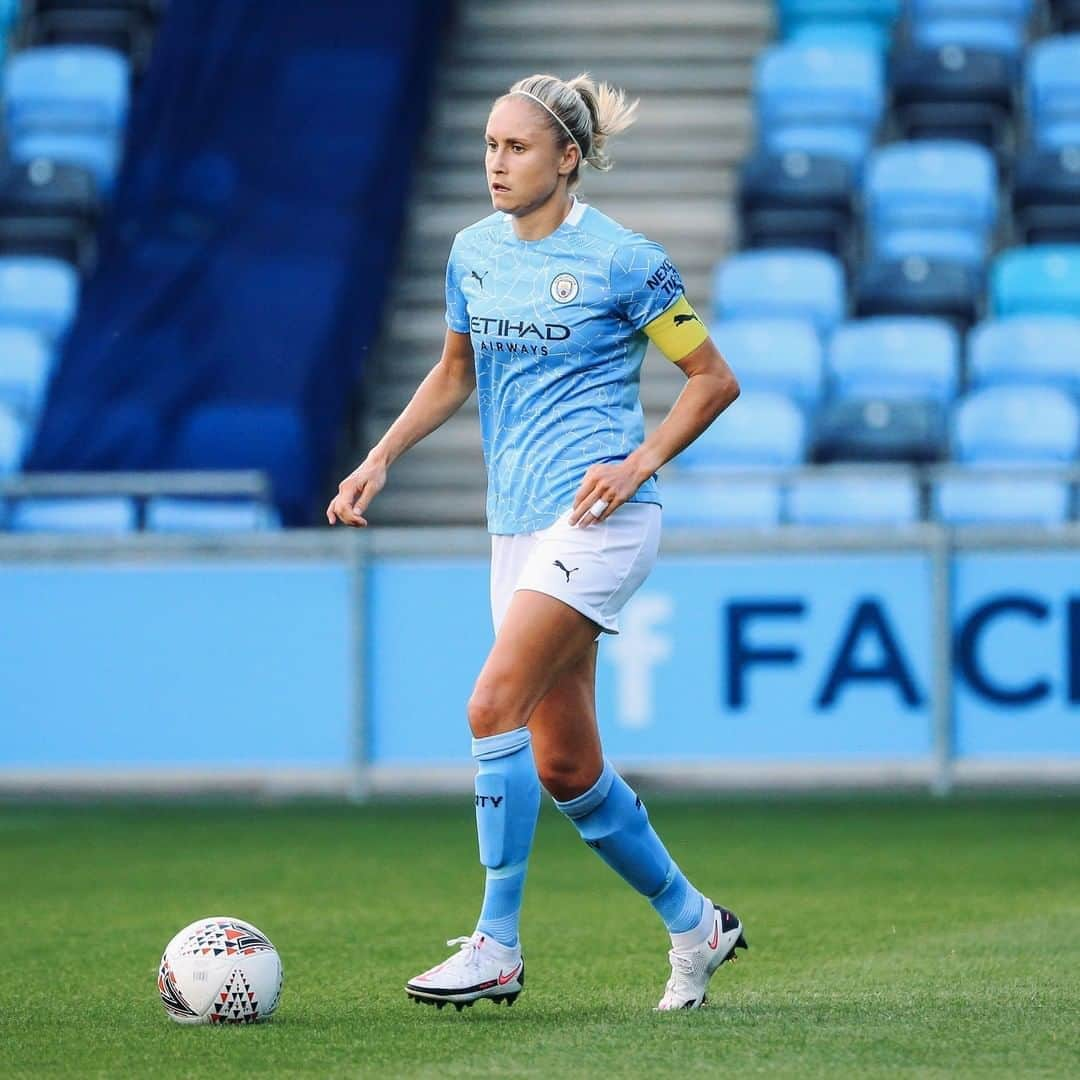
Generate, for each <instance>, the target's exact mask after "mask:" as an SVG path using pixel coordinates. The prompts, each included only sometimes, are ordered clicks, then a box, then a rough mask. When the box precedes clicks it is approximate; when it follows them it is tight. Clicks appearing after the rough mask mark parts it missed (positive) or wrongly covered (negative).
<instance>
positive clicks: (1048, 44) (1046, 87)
mask: <svg viewBox="0 0 1080 1080" xmlns="http://www.w3.org/2000/svg"><path fill="white" fill-rule="evenodd" d="M1027 104H1028V123H1029V125H1030V128H1031V133H1032V138H1033V141H1034V143H1035V145H1036V146H1039V147H1042V148H1045V149H1051V150H1052V149H1056V148H1060V147H1065V146H1075V145H1077V144H1080V34H1070V35H1064V36H1062V37H1056V38H1047V39H1045V40H1043V41H1040V42H1037V43H1036V44H1034V45H1032V46H1031V50H1030V53H1029V56H1028V66H1027Z"/></svg>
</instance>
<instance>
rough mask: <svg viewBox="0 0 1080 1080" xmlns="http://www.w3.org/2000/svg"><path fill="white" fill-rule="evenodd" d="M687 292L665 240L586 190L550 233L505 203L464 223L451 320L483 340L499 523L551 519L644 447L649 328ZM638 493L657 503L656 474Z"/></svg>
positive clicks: (510, 527)
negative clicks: (603, 472) (528, 229)
mask: <svg viewBox="0 0 1080 1080" xmlns="http://www.w3.org/2000/svg"><path fill="white" fill-rule="evenodd" d="M682 295H683V285H682V280H681V278H680V277H679V273H678V271H677V270H676V269H675V267H674V266H673V265H672V263H671V260H670V259H669V258H668V256H667V254H666V252H665V251H664V249H663V248H662V247H661V246H660V245H659V244H656V243H653V242H651V241H649V240H647V239H646V238H645V237H644V236H642V235H641V234H640V233H634V232H631V231H630V230H629V229H626V228H624V227H623V226H622V225H619V224H618V223H617V222H615V221H613V220H612V219H611V218H609V217H607V216H606V215H604V214H601V213H600V212H599V211H598V210H596V209H595V208H594V207H592V206H588V205H587V204H585V203H583V202H581V201H580V200H575V203H574V206H573V207H572V209H571V212H570V214H569V216H568V217H567V218H566V220H565V221H563V223H562V224H561V225H560V226H559V227H558V228H557V229H556V230H555V231H554V232H553V233H551V234H550V235H549V236H545V237H544V238H543V239H541V240H531V241H530V240H520V239H518V237H517V236H516V234H515V233H514V228H513V224H512V219H511V217H510V215H508V214H503V213H495V214H491V215H490V216H488V217H486V218H484V219H483V220H482V221H478V222H477V223H476V224H474V225H470V226H469V227H468V228H467V229H463V230H462V231H461V232H459V233H458V234H457V236H456V237H455V239H454V244H453V248H452V249H451V252H450V260H449V263H448V265H447V268H446V322H447V325H448V326H449V327H450V329H451V330H454V331H456V332H458V333H461V334H469V335H470V336H471V338H472V345H473V353H474V356H475V362H476V389H477V400H478V405H479V409H480V426H481V430H482V434H483V443H484V460H485V461H486V463H487V469H488V496H487V519H488V530H489V531H490V532H492V533H498V534H513V533H523V532H535V531H537V530H539V529H544V528H547V527H548V526H549V525H551V524H552V523H553V522H554V521H556V520H557V518H558V517H559V516H560V515H561V514H562V513H564V512H565V511H567V510H569V509H570V507H571V506H572V505H573V501H574V495H575V494H576V492H577V490H578V488H579V486H580V484H581V481H582V479H583V477H584V475H585V471H586V470H587V469H588V468H589V467H590V466H591V465H594V464H598V463H608V462H616V461H622V460H623V459H624V458H626V457H628V456H629V455H630V454H631V453H632V452H633V451H634V450H635V449H637V447H639V446H640V445H641V443H642V441H643V440H644V437H645V423H644V416H643V414H642V410H641V402H640V399H639V397H638V384H639V381H640V375H641V362H642V359H643V358H644V355H645V349H646V346H647V344H648V339H647V337H646V335H645V333H644V332H643V329H642V328H643V327H644V326H645V325H646V324H648V323H649V322H651V321H652V320H653V319H655V318H656V317H657V316H658V315H661V314H662V313H663V312H664V311H666V310H667V308H669V307H670V306H671V305H672V304H673V303H675V302H676V301H678V299H679V298H680V297H681V296H682ZM631 501H634V502H648V503H657V504H659V502H660V497H659V493H658V490H657V485H656V478H655V477H651V478H649V479H648V480H646V481H645V483H644V484H642V485H641V487H640V488H639V489H638V491H637V493H636V494H635V495H634V496H633V498H632V500H631Z"/></svg>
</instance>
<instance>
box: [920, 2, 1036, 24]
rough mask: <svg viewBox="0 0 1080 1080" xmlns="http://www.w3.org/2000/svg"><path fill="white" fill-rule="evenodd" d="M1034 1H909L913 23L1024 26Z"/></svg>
mask: <svg viewBox="0 0 1080 1080" xmlns="http://www.w3.org/2000/svg"><path fill="white" fill-rule="evenodd" d="M1032 6H1033V5H1032V0H908V12H909V14H910V16H911V19H912V21H913V22H915V23H918V22H920V21H922V20H924V19H1003V20H1007V21H1009V22H1013V23H1016V24H1017V25H1018V26H1023V25H1024V24H1025V23H1026V22H1027V20H1028V19H1029V18H1030V17H1031V9H1032Z"/></svg>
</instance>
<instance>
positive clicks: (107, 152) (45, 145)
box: [10, 131, 121, 192]
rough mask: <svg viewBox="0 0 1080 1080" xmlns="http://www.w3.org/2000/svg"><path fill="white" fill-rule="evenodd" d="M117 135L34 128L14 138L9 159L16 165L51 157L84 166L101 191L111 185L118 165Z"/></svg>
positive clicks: (57, 160)
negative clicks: (28, 132)
mask: <svg viewBox="0 0 1080 1080" xmlns="http://www.w3.org/2000/svg"><path fill="white" fill-rule="evenodd" d="M120 146H121V139H120V138H119V136H115V135H97V134H83V133H82V132H70V131H36V132H32V133H31V134H28V135H22V136H20V137H19V138H17V139H14V140H13V141H12V144H11V148H10V149H11V159H12V161H14V162H16V163H17V164H19V165H28V164H30V163H32V162H34V161H40V160H46V161H55V162H57V163H58V164H61V165H72V166H76V167H77V168H80V169H85V170H86V171H87V172H88V173H90V175H91V176H92V177H93V178H94V182H95V183H96V184H97V185H98V187H99V188H100V189H101V190H102V191H103V192H109V191H110V190H111V189H112V186H113V182H114V180H115V179H116V173H117V170H118V169H119V167H120Z"/></svg>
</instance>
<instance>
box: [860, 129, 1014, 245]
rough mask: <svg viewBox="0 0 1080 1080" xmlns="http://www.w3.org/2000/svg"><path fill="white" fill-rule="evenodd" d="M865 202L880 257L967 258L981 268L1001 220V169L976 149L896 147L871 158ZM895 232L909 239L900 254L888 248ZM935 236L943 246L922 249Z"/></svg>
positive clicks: (927, 144) (924, 144)
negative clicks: (939, 236)
mask: <svg viewBox="0 0 1080 1080" xmlns="http://www.w3.org/2000/svg"><path fill="white" fill-rule="evenodd" d="M864 200H865V206H866V214H867V221H868V227H869V232H870V237H871V243H872V246H873V248H874V250H875V251H876V253H877V254H878V255H879V256H881V257H885V258H903V257H905V256H908V255H924V256H928V257H935V256H937V257H949V256H950V255H951V256H952V257H954V258H955V257H958V256H965V257H966V258H965V261H971V262H973V263H975V264H981V263H982V261H983V260H984V258H985V256H986V252H987V249H988V245H989V241H990V237H991V234H992V231H993V228H994V225H995V222H996V220H997V170H996V167H995V164H994V159H993V156H992V155H991V154H990V152H989V151H988V150H986V149H985V148H984V147H982V146H977V145H975V144H972V143H961V142H946V141H942V142H932V141H926V142H910V143H893V144H892V145H890V146H884V147H882V148H881V149H879V150H876V151H874V152H873V153H872V154H871V155H870V159H869V161H868V163H867V171H866V183H865V191H864ZM909 230H910V231H912V232H913V233H914V237H912V236H911V234H910V233H908V231H909ZM897 232H900V233H908V235H909V240H908V243H907V245H902V246H901V247H900V248H899V249H897V247H896V244H895V242H893V243H892V244H891V245H890V237H891V235H892V234H895V233H897ZM933 233H938V234H940V235H941V237H942V238H943V244H944V245H945V246H943V247H940V248H938V249H937V250H925V248H926V247H929V246H930V245H932V244H933V242H934V237H933V235H932V234H933ZM912 239H914V240H915V241H916V243H914V244H912V242H911V241H912ZM919 240H921V241H922V244H923V247H924V249H923V250H920V249H919V244H918V241H919ZM905 247H906V249H905Z"/></svg>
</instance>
